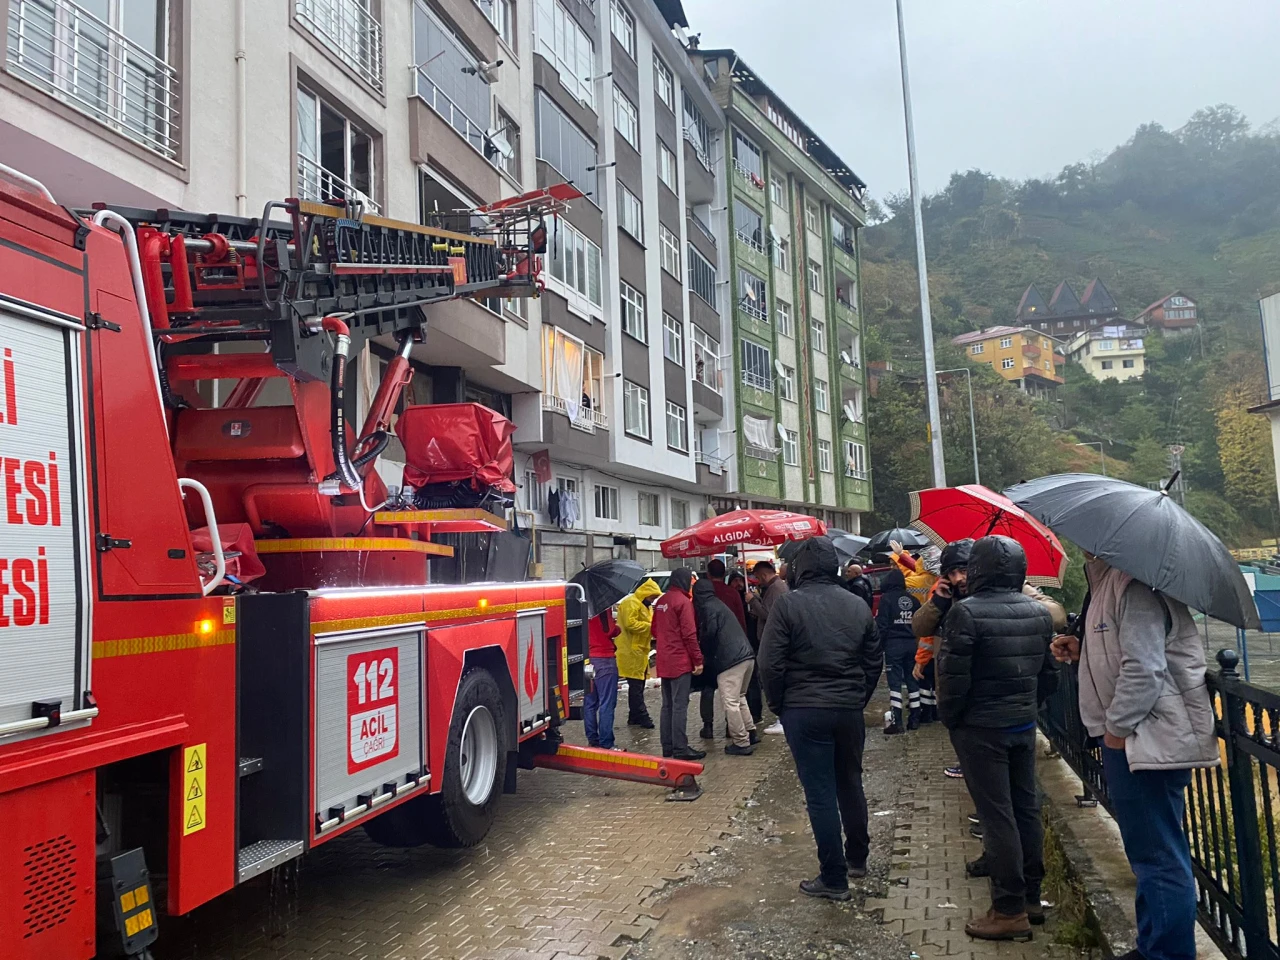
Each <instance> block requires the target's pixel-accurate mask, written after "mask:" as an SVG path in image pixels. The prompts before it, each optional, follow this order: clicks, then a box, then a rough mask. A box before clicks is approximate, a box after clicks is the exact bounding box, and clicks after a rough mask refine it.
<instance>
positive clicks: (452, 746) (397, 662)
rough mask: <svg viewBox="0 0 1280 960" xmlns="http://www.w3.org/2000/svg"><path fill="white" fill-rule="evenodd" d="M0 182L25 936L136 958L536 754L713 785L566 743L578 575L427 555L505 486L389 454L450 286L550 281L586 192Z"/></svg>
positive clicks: (9, 875) (5, 798)
mask: <svg viewBox="0 0 1280 960" xmlns="http://www.w3.org/2000/svg"><path fill="white" fill-rule="evenodd" d="M0 174H2V175H3V176H4V178H5V179H6V180H8V181H10V182H11V183H5V182H0V351H2V356H0V488H2V489H3V492H4V502H3V504H0V519H2V520H3V533H2V534H0V956H3V957H5V958H8V960H20V958H21V960H27V958H41V960H76V958H89V957H93V956H95V955H96V956H118V955H128V956H140V955H145V954H146V953H147V952H148V947H149V946H150V944H151V943H152V942H153V941H154V940H155V939H156V936H157V932H158V920H159V917H160V915H161V914H162V913H170V914H180V913H186V912H188V911H190V910H192V909H193V908H195V907H197V906H199V905H201V904H203V903H205V902H207V901H209V900H211V899H212V898H214V897H216V896H218V895H219V894H221V893H223V892H225V891H227V890H229V889H230V888H232V887H234V886H236V885H237V884H241V883H245V882H246V881H249V880H251V879H252V878H254V877H255V876H257V875H259V874H262V873H264V872H266V871H268V870H271V869H273V868H275V867H277V866H280V865H281V864H284V863H287V862H289V861H291V860H293V859H294V858H297V857H300V856H302V855H303V854H304V853H306V851H308V850H310V849H313V848H315V847H317V846H319V845H320V844H322V843H326V842H328V841H330V840H332V839H333V838H334V837H337V836H339V835H341V834H343V833H345V832H346V831H348V830H351V829H353V828H355V827H363V828H364V829H365V830H366V831H367V832H368V833H369V835H370V836H371V837H373V838H374V839H375V840H377V841H379V842H383V843H387V844H396V845H416V844H421V843H426V842H430V843H434V844H440V845H448V846H469V845H472V844H475V843H477V842H479V841H480V840H481V839H482V838H483V837H484V835H485V833H486V831H487V830H488V828H489V826H490V824H491V822H492V820H493V818H494V815H495V810H496V805H497V803H498V800H499V797H500V795H501V794H502V793H503V792H504V791H505V792H511V791H513V790H514V789H515V781H516V771H517V769H518V768H526V769H527V768H532V767H536V766H541V767H548V768H555V769H563V770H572V771H576V772H581V773H591V774H595V775H602V776H610V777H615V778H620V779H630V780H637V781H642V782H649V783H654V784H659V785H663V786H667V787H670V788H674V789H675V792H676V793H677V794H684V795H689V796H693V795H696V791H697V786H696V783H695V781H694V775H695V774H696V773H698V772H700V771H701V767H700V766H699V765H697V764H689V763H683V762H681V761H675V760H664V759H661V758H655V757H647V756H641V755H636V754H626V753H611V752H607V751H599V750H590V749H585V748H577V747H570V746H568V745H566V744H564V743H563V742H562V740H561V738H560V736H559V733H558V730H557V728H558V727H559V725H560V722H561V720H562V719H563V718H564V717H565V715H566V710H565V707H566V705H567V700H568V676H567V673H568V669H567V644H568V642H569V639H570V634H571V632H572V630H573V621H574V620H575V619H580V618H581V616H582V615H581V614H575V615H574V617H573V618H572V619H567V618H566V605H567V604H568V605H569V606H570V607H576V597H574V596H573V595H572V594H571V595H569V596H566V585H565V584H564V583H560V582H541V581H524V582H521V581H517V582H484V583H431V582H430V579H431V578H430V576H429V574H430V570H431V569H432V568H431V563H432V562H433V558H440V557H447V556H448V555H449V554H450V553H451V552H452V550H453V547H452V546H450V545H449V544H446V543H443V542H441V535H443V534H461V535H467V534H483V533H490V534H496V533H498V532H500V531H503V530H504V529H505V527H506V521H505V520H504V519H503V513H502V511H501V504H502V500H501V494H502V490H503V489H504V488H505V489H510V487H509V483H508V484H506V485H505V486H504V482H503V478H502V477H501V476H498V475H497V474H494V475H493V476H489V477H488V478H487V479H488V480H489V481H490V485H488V486H486V484H485V483H484V482H481V480H483V479H484V478H483V477H482V478H481V479H480V480H477V478H476V477H472V478H471V481H470V482H468V481H467V480H465V479H464V480H459V479H458V478H456V477H453V478H450V479H446V480H444V481H440V482H435V481H437V480H439V478H438V477H433V476H432V475H430V474H429V473H428V474H424V475H423V476H422V477H420V478H418V479H419V480H420V482H421V484H422V486H421V487H420V488H418V489H417V490H413V491H410V490H408V489H407V488H406V490H401V491H398V492H397V493H396V495H395V496H394V497H389V495H388V489H387V487H386V486H385V484H384V483H383V481H382V480H381V479H380V478H379V475H378V473H377V471H376V470H375V469H374V461H375V460H376V458H377V456H378V454H379V452H381V450H382V449H383V447H385V446H386V444H387V442H388V439H389V434H388V430H389V426H388V424H389V421H390V419H391V415H392V411H393V410H394V409H395V408H396V406H397V403H398V401H399V400H400V397H401V395H402V391H403V388H404V386H405V384H406V383H407V382H408V379H409V377H410V376H411V375H412V374H411V370H410V365H409V362H408V359H407V357H408V355H409V352H410V350H411V348H412V346H413V344H414V343H420V342H423V341H424V338H425V337H426V336H427V327H428V320H429V313H430V306H431V304H433V303H436V302H440V301H443V300H449V299H454V298H460V297H481V296H483V297H493V296H501V297H510V296H533V295H536V294H537V292H538V289H539V282H540V276H539V274H540V270H541V266H542V254H543V252H544V251H545V249H546V245H547V244H546V239H547V231H548V230H549V229H555V220H556V215H557V214H558V212H559V211H561V210H562V209H563V206H564V204H565V203H566V202H567V201H568V200H571V199H573V198H574V197H576V196H580V194H577V192H576V191H573V190H572V189H571V188H568V187H560V188H552V189H551V190H539V191H534V192H533V193H531V194H528V195H526V196H524V197H521V198H516V199H515V200H512V201H506V202H504V203H502V204H498V205H495V206H493V207H490V208H483V209H481V210H478V211H473V212H472V216H469V217H468V218H467V219H465V220H464V221H462V222H463V223H464V224H468V223H475V224H479V226H476V227H469V226H468V227H464V229H462V230H449V229H444V227H443V226H419V225H416V224H408V223H399V222H396V221H392V220H386V219H383V218H379V217H374V216H366V215H364V214H363V211H362V210H361V209H360V207H359V204H356V203H344V202H341V201H337V202H335V203H330V204H317V203H308V202H302V201H298V200H288V201H281V202H274V203H271V204H268V205H267V207H266V209H265V210H264V212H263V216H262V217H261V218H256V219H248V218H236V217H226V216H220V215H211V214H193V213H185V212H180V211H176V210H132V209H116V210H108V209H105V208H103V209H97V210H92V211H79V212H74V211H70V210H67V209H65V208H63V207H60V206H59V205H58V204H57V203H56V201H55V199H54V197H52V196H51V195H50V194H49V191H48V190H46V189H44V187H43V186H42V185H40V184H39V183H38V182H36V181H34V180H32V179H30V178H29V177H27V176H25V175H23V174H21V173H19V172H17V171H14V170H11V169H8V168H0ZM11 184H12V185H11ZM374 338H378V340H379V342H381V343H387V342H390V343H391V344H393V345H394V348H395V349H394V355H393V357H392V359H391V361H390V363H389V364H388V365H387V369H386V372H385V375H384V376H383V377H382V378H381V381H380V383H379V384H378V387H377V390H376V394H375V395H374V396H372V397H371V398H366V399H367V400H368V401H369V402H368V407H369V412H368V415H367V417H366V419H365V422H364V424H363V426H362V427H361V429H359V430H356V429H354V427H353V425H352V421H353V420H354V418H355V412H356V409H357V408H356V398H355V396H354V391H353V390H352V389H350V388H349V387H350V383H351V379H350V378H351V370H352V369H353V359H352V358H354V357H355V356H356V355H357V354H358V353H359V352H360V350H361V349H362V348H363V347H364V345H365V343H366V342H367V341H369V340H372V339H374ZM215 382H216V383H217V384H218V385H219V387H220V388H221V389H220V390H218V391H217V392H216V393H215V392H214V391H212V390H211V389H210V384H212V383H215ZM211 396H218V397H219V398H220V402H217V403H213V402H211V401H210V397H211ZM414 409H418V408H410V410H411V411H412V410H414ZM423 409H427V408H423ZM462 413H463V415H464V417H463V418H464V419H465V415H466V411H463V412H462ZM472 413H473V414H475V411H472ZM490 416H491V415H490ZM472 419H473V420H475V421H476V422H483V421H484V416H482V415H474V416H473V417H472ZM508 426H509V425H508ZM419 427H421V423H419ZM509 432H510V431H509V430H506V431H505V432H504V431H502V430H498V431H497V432H496V433H494V434H493V435H492V436H489V437H488V442H490V443H491V444H493V445H495V448H496V449H498V453H497V454H495V455H494V456H495V459H494V460H492V461H489V462H488V463H487V465H486V466H487V468H489V469H490V472H491V473H493V471H492V465H493V463H502V462H503V460H502V456H503V451H504V450H505V457H506V462H507V463H508V469H509V461H510V446H509V439H507V437H509ZM422 434H423V431H422V430H421V429H418V430H417V432H416V433H415V434H414V437H415V439H413V440H412V441H410V440H409V439H407V438H408V436H409V435H408V434H407V433H403V432H402V439H405V445H406V455H407V459H408V460H409V461H410V463H411V464H412V463H413V462H414V461H415V457H417V458H418V459H419V460H422V461H424V462H426V463H427V464H428V465H430V464H431V463H432V462H433V460H432V457H433V456H436V455H438V454H439V450H440V448H441V446H442V444H439V443H436V442H435V441H436V440H441V439H446V438H442V437H434V438H432V437H425V438H424V437H423V436H422ZM447 439H450V440H451V441H455V443H454V446H465V445H466V444H467V443H468V442H470V440H471V439H475V438H474V437H471V435H470V434H468V435H466V436H463V437H461V438H459V437H457V436H452V435H451V436H450V437H448V438H447ZM504 443H505V444H506V446H505V447H503V444H504ZM410 447H413V449H410ZM419 447H422V449H419ZM499 473H500V471H499ZM495 504H496V505H497V506H498V508H499V509H498V511H496V512H495V510H494V509H492V508H493V507H494V506H495ZM445 539H448V540H452V541H454V542H455V543H456V542H458V541H459V538H457V537H448V538H445Z"/></svg>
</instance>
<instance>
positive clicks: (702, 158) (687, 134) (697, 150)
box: [684, 115, 715, 174]
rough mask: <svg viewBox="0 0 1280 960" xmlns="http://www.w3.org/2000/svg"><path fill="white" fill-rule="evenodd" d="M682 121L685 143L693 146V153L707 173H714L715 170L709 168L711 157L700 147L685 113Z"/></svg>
mask: <svg viewBox="0 0 1280 960" xmlns="http://www.w3.org/2000/svg"><path fill="white" fill-rule="evenodd" d="M684 122H685V128H684V140H685V143H687V144H689V146H690V147H692V148H693V155H694V156H695V157H697V158H698V162H699V163H700V164H702V165H703V166H704V167H705V168H706V170H707V173H711V174H714V173H715V171H714V170H713V169H712V168H711V158H710V157H709V156H707V151H706V150H704V149H703V148H702V144H700V143H699V142H698V137H697V134H696V132H695V130H694V128H693V127H691V126H690V120H689V117H688V116H687V115H686V116H685V118H684Z"/></svg>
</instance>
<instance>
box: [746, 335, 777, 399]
mask: <svg viewBox="0 0 1280 960" xmlns="http://www.w3.org/2000/svg"><path fill="white" fill-rule="evenodd" d="M742 382H743V383H745V384H746V385H747V386H749V387H755V388H756V389H758V390H772V389H773V358H772V357H771V356H770V355H769V348H768V347H762V346H760V344H758V343H756V342H755V341H754V340H743V341H742Z"/></svg>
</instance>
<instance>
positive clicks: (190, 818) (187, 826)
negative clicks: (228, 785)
mask: <svg viewBox="0 0 1280 960" xmlns="http://www.w3.org/2000/svg"><path fill="white" fill-rule="evenodd" d="M208 755H209V750H208V744H204V743H197V744H196V745H195V746H194V747H187V748H186V749H185V750H183V751H182V835H183V836H184V837H185V836H187V835H188V834H191V833H195V832H196V831H197V830H203V829H204V802H205V796H204V793H205V777H206V771H207V769H208V766H209V756H208Z"/></svg>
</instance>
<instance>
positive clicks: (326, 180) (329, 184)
mask: <svg viewBox="0 0 1280 960" xmlns="http://www.w3.org/2000/svg"><path fill="white" fill-rule="evenodd" d="M298 198H299V199H301V200H315V201H317V202H319V203H329V202H331V201H335V200H336V201H339V202H342V201H347V200H356V201H359V202H360V203H363V204H364V209H365V213H374V214H376V213H381V212H382V208H381V207H379V206H378V203H377V201H376V200H374V199H373V198H372V197H370V196H369V195H368V194H366V193H363V192H362V191H360V190H358V189H356V188H355V187H353V186H352V185H351V184H349V183H347V181H345V180H343V179H342V177H340V176H338V175H337V174H336V173H334V172H333V171H332V170H326V169H325V168H324V167H322V166H320V164H318V163H316V162H315V161H314V160H312V159H311V158H310V157H304V156H303V155H302V154H298Z"/></svg>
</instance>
